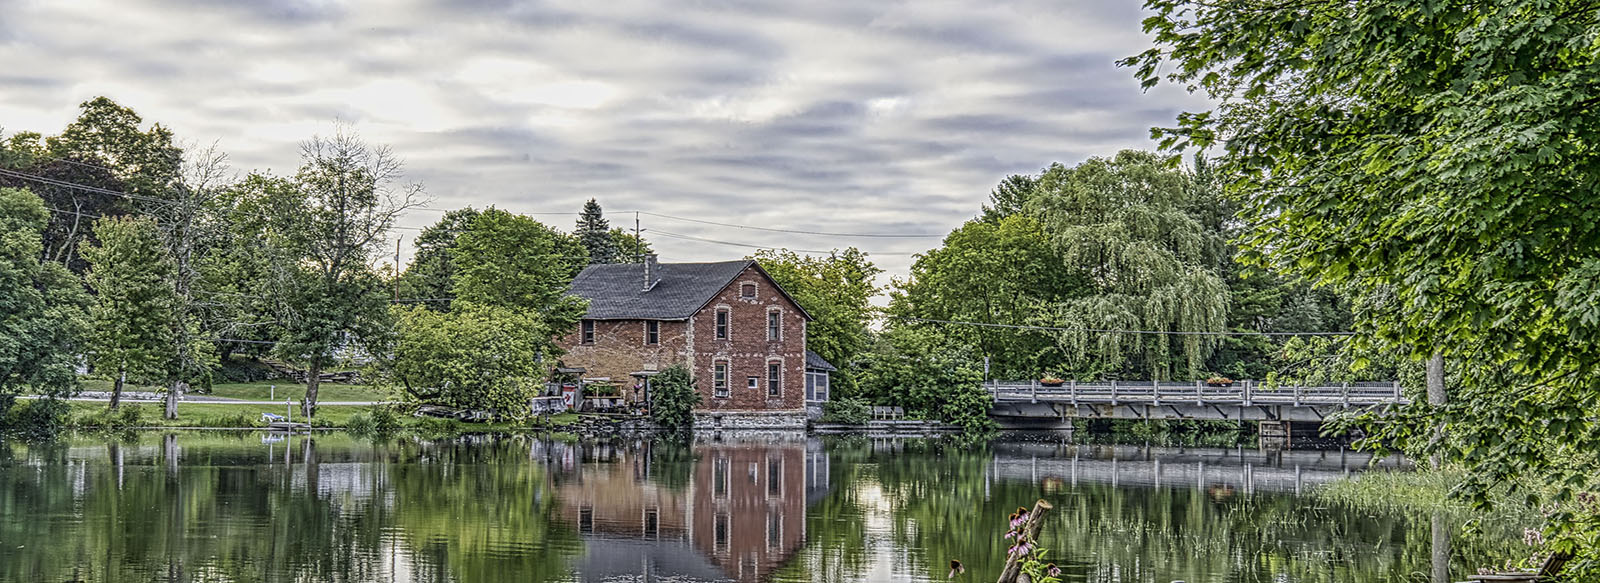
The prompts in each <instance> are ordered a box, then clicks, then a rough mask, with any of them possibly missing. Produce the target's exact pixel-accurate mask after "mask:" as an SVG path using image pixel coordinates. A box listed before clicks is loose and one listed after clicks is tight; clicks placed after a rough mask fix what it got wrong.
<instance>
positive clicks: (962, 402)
mask: <svg viewBox="0 0 1600 583" xmlns="http://www.w3.org/2000/svg"><path fill="white" fill-rule="evenodd" d="M861 362H862V375H861V390H862V396H864V397H866V398H867V399H870V400H871V401H872V402H874V403H881V404H887V405H895V406H899V407H902V408H904V409H905V410H906V414H907V416H909V417H912V418H916V419H938V420H941V421H944V422H947V423H953V424H956V425H960V426H962V427H963V428H965V429H967V430H969V431H983V430H986V429H989V428H991V427H992V426H993V421H992V420H991V419H989V408H990V407H991V405H992V404H993V403H992V400H991V399H990V397H989V395H988V393H987V392H985V391H984V390H983V371H981V370H978V369H976V368H973V366H972V364H971V363H972V362H973V359H972V358H971V354H968V353H964V352H962V351H961V350H960V349H959V348H953V347H950V346H948V345H946V344H944V339H943V338H941V337H939V336H938V335H936V334H933V333H930V332H928V331H925V330H920V329H916V328H895V329H892V330H890V331H888V332H885V333H884V334H882V335H880V336H879V338H878V340H877V342H876V344H875V345H874V346H873V348H872V350H871V351H868V352H867V353H865V354H863V356H862V360H861Z"/></svg>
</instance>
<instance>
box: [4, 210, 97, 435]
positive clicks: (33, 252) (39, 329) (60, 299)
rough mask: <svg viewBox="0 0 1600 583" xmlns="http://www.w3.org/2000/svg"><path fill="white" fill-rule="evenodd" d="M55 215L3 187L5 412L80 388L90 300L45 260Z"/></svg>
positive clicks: (73, 279)
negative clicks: (24, 396)
mask: <svg viewBox="0 0 1600 583" xmlns="http://www.w3.org/2000/svg"><path fill="white" fill-rule="evenodd" d="M49 219H50V214H49V212H48V211H46V209H45V207H44V203H43V202H42V201H40V200H39V197H37V196H34V195H33V193H30V192H28V191H26V190H22V189H16V188H0V413H3V412H6V411H9V410H10V409H11V405H12V400H13V399H14V398H15V397H16V395H17V393H19V392H22V391H36V392H40V393H44V394H45V395H47V396H50V397H62V396H65V395H67V394H69V393H71V392H72V391H73V390H75V389H76V388H77V386H78V375H77V371H76V368H77V367H76V365H77V361H78V357H79V355H80V354H82V351H83V344H82V339H83V334H84V333H85V332H86V328H87V325H86V323H85V320H86V316H85V314H84V310H85V308H86V307H87V304H88V297H87V295H86V294H84V292H83V285H82V283H81V282H80V281H79V280H78V278H77V277H76V276H73V275H72V274H71V273H70V272H68V271H67V270H66V268H64V267H62V266H61V264H59V263H55V262H53V261H41V260H40V256H41V254H42V251H43V249H44V244H43V241H42V238H43V233H44V230H45V228H46V225H48V222H49ZM0 429H3V428H0Z"/></svg>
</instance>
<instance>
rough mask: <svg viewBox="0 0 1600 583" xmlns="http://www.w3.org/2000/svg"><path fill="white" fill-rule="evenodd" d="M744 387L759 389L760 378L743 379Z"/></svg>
mask: <svg viewBox="0 0 1600 583" xmlns="http://www.w3.org/2000/svg"><path fill="white" fill-rule="evenodd" d="M744 380H745V386H746V387H750V388H752V389H759V388H761V377H745V379H744Z"/></svg>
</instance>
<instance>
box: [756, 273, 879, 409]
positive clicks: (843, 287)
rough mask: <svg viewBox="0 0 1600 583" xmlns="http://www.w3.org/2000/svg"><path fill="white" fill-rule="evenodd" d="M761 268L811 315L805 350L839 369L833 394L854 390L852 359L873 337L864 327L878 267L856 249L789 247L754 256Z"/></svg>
mask: <svg viewBox="0 0 1600 583" xmlns="http://www.w3.org/2000/svg"><path fill="white" fill-rule="evenodd" d="M755 259H756V261H758V262H760V264H761V268H762V269H765V270H766V271H767V274H768V275H771V276H772V279H773V281H775V282H777V283H778V286H779V287H782V288H783V290H784V291H786V292H788V293H789V295H791V296H793V297H794V299H795V301H796V302H799V304H800V307H802V308H804V309H805V310H806V313H808V314H811V317H812V318H813V320H812V321H811V322H808V323H807V324H806V348H808V349H810V350H811V351H813V352H816V353H817V354H818V355H819V356H821V357H822V358H823V359H825V360H827V361H828V362H830V363H833V364H834V365H835V366H837V367H839V369H840V370H839V372H840V373H841V374H839V375H838V380H839V381H841V382H839V383H838V385H839V386H838V389H837V391H836V392H838V393H841V394H844V395H849V394H852V393H853V392H854V389H853V385H854V383H855V380H854V371H853V369H852V367H851V363H853V362H855V360H856V357H857V356H858V355H860V354H861V352H862V351H864V350H866V349H867V346H868V344H869V343H870V341H871V334H870V331H869V330H868V326H869V325H871V323H872V320H873V318H874V317H875V316H876V314H877V309H876V308H874V307H873V306H872V297H873V296H875V295H877V294H878V290H879V289H880V288H879V287H878V285H877V284H876V283H875V282H874V279H875V278H876V277H877V276H878V274H879V273H882V272H883V270H882V269H878V266H876V265H873V264H872V260H871V259H869V258H868V257H867V254H866V253H863V252H861V250H860V249H856V248H855V247H850V248H848V249H845V250H844V251H836V252H834V253H832V254H830V255H828V256H827V257H812V256H809V255H799V254H796V253H795V252H793V251H789V250H787V249H782V250H763V251H759V252H757V253H756V254H755Z"/></svg>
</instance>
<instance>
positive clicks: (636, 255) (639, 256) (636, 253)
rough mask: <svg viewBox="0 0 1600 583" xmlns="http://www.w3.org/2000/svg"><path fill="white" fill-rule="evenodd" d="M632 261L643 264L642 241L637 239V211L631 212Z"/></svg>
mask: <svg viewBox="0 0 1600 583" xmlns="http://www.w3.org/2000/svg"><path fill="white" fill-rule="evenodd" d="M633 260H634V261H637V262H639V263H644V239H642V238H640V237H639V211H633Z"/></svg>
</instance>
